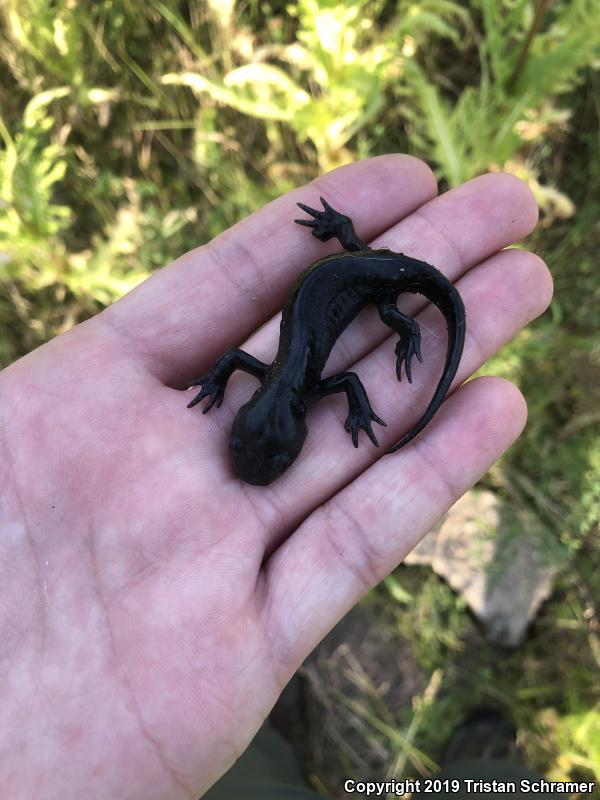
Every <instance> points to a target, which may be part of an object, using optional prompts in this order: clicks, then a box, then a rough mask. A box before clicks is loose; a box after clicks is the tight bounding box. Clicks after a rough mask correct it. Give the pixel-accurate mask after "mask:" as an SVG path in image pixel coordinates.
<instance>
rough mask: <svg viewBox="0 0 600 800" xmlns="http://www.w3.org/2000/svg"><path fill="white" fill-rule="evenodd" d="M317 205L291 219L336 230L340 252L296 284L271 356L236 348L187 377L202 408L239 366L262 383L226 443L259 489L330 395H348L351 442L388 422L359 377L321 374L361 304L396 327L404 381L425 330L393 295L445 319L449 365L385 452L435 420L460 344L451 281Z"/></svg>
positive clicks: (216, 398) (320, 232)
mask: <svg viewBox="0 0 600 800" xmlns="http://www.w3.org/2000/svg"><path fill="white" fill-rule="evenodd" d="M321 203H322V204H323V209H324V210H323V211H317V210H315V209H312V208H310V207H309V206H306V205H304V204H303V203H298V205H299V206H300V208H301V209H302V210H303V211H305V212H306V213H307V214H310V216H311V217H313V219H310V220H307V219H297V220H295V222H296V223H298V224H299V225H304V226H306V227H309V228H312V234H313V236H316V238H317V239H320V240H321V241H322V242H326V241H327V240H328V239H331V238H332V237H336V238H337V239H338V240H339V242H340V244H341V245H342V247H343V248H344V250H345V251H346V252H345V253H339V254H336V255H333V256H329V257H327V258H324V259H322V260H321V261H317V262H316V263H315V264H313V265H312V266H311V267H309V268H308V269H306V270H305V271H304V272H303V273H302V274H301V275H300V277H299V278H298V280H297V281H296V284H295V285H294V287H293V288H292V290H291V292H290V295H289V297H288V300H287V303H286V305H285V307H284V309H283V315H282V319H281V330H280V336H279V349H278V351H277V355H276V356H275V360H274V361H273V363H272V364H265V363H263V362H262V361H258V360H257V359H256V358H254V357H253V356H251V355H249V354H248V353H245V352H244V351H243V350H239V349H237V348H235V347H234V348H231V349H230V350H228V351H227V352H226V353H225V354H224V355H223V356H221V358H219V359H218V361H217V362H216V363H215V365H214V366H213V367H212V369H210V370H209V371H208V372H207V373H205V374H204V375H202V376H201V377H200V378H198V379H197V380H194V381H192V382H191V383H190V387H191V386H200V387H201V391H200V392H199V393H198V394H197V395H196V397H194V399H193V400H192V401H191V403H189V404H188V408H192V406H195V405H196V404H197V403H199V402H200V401H201V400H202V399H203V398H205V397H208V398H209V401H208V403H207V404H206V406H205V408H204V412H203V413H205V414H206V412H207V411H210V409H211V408H212V407H213V405H215V404H216V405H217V407H218V406H220V405H221V403H222V401H223V395H224V392H225V386H226V385H227V381H228V380H229V378H230V377H231V375H232V373H233V372H234V371H235V370H236V369H240V370H243V371H244V372H248V373H250V375H254V376H255V377H256V378H258V379H259V381H260V383H261V385H260V388H259V389H258V390H257V391H256V392H255V393H254V395H253V397H252V399H251V400H250V401H249V402H248V403H246V404H245V405H244V406H242V407H241V408H240V410H239V411H238V413H237V416H236V418H235V420H234V422H233V426H232V429H231V437H230V440H229V449H230V451H231V455H232V459H233V466H234V469H235V472H236V474H237V475H238V477H239V478H241V479H242V480H243V481H246V482H247V483H251V484H255V485H257V486H266V485H267V484H269V483H271V482H272V481H274V480H275V479H276V478H278V477H279V476H280V475H282V474H283V473H284V472H285V470H286V469H288V467H289V466H290V465H291V464H292V463H293V462H294V461H295V459H296V458H297V456H298V455H299V453H300V451H301V450H302V447H303V445H304V441H305V439H306V435H307V433H308V429H307V427H306V413H307V410H308V407H309V406H310V404H311V403H313V402H315V401H316V400H320V399H321V398H322V397H325V396H326V395H328V394H332V393H334V392H342V391H343V392H346V396H347V398H348V410H349V413H348V418H347V419H346V423H345V428H346V430H347V431H348V432H349V433H350V434H351V435H352V441H353V443H354V446H355V447H358V432H359V430H363V431H365V433H366V434H367V436H368V437H369V439H371V441H372V442H373V444H374V445H376V446H379V445H378V442H377V438H376V436H375V434H374V432H373V429H372V427H371V423H373V422H377V423H378V424H379V425H385V422H383V420H382V419H380V418H379V417H378V416H377V414H375V412H374V411H373V409H372V408H371V404H370V403H369V398H368V397H367V393H366V391H365V388H364V386H363V385H362V383H361V381H360V378H359V377H358V375H356V373H354V372H342V373H340V374H339V375H334V376H332V377H330V378H326V379H325V380H323V379H322V378H321V374H322V372H323V369H324V367H325V364H326V362H327V359H328V357H329V354H330V352H331V349H332V348H333V345H334V344H335V342H336V341H337V339H338V337H339V336H340V334H341V333H342V331H343V330H344V329H345V328H346V327H347V326H348V325H349V323H350V322H351V321H352V320H353V319H354V318H355V317H356V315H357V314H358V313H359V311H361V309H363V308H364V307H365V306H366V305H367V304H369V303H373V304H374V305H375V306H376V307H377V309H378V311H379V316H380V317H381V320H382V322H384V323H385V324H386V325H388V326H389V327H390V328H391V329H392V330H393V331H394V332H395V333H397V334H398V336H399V339H398V343H397V344H396V375H397V377H398V380H400V378H401V372H402V365H404V369H405V371H406V376H407V378H408V381H409V383H411V382H412V368H411V362H412V359H413V357H415V356H416V358H417V360H418V361H422V360H423V359H422V357H421V346H420V342H421V334H420V331H419V326H418V324H417V322H416V321H415V320H414V319H412V317H409V316H407V315H406V314H402V313H401V312H400V311H398V310H397V309H396V300H397V297H398V295H399V294H401V293H403V292H411V293H417V294H422V295H424V296H425V297H426V298H427V299H428V300H430V301H431V302H432V303H434V305H436V306H437V307H438V308H439V310H440V311H441V312H442V314H443V315H444V318H445V320H446V324H447V326H448V348H447V352H446V363H445V365H444V369H443V372H442V375H441V378H440V380H439V383H438V385H437V388H436V390H435V392H434V395H433V398H432V399H431V402H430V403H429V405H428V406H427V409H426V410H425V412H424V414H423V416H422V417H421V419H420V420H419V421H418V422H417V424H416V425H415V426H414V428H412V430H410V431H409V432H408V433H407V434H406V435H405V436H404V437H403V438H402V439H400V441H399V442H397V443H396V444H395V445H394V446H393V447H391V448H390V449H389V450H387V451H386V452H387V453H394V452H395V451H396V450H399V449H400V448H401V447H404V445H406V444H408V443H409V442H410V441H412V440H413V439H414V438H415V436H417V435H418V434H419V433H420V432H421V431H422V430H423V428H424V427H425V426H426V425H427V424H428V423H429V422H430V421H431V419H432V417H433V416H434V414H435V413H436V411H437V410H438V409H439V407H440V405H441V404H442V401H443V399H444V397H445V396H446V394H447V392H448V390H449V388H450V385H451V384H452V381H453V379H454V376H455V375H456V371H457V369H458V365H459V362H460V358H461V355H462V351H463V346H464V341H465V308H464V305H463V302H462V300H461V297H460V295H459V293H458V291H457V290H456V288H455V287H454V286H453V285H452V284H451V283H450V281H449V280H448V279H447V278H446V277H444V275H442V273H441V272H440V271H439V270H437V269H436V268H435V267H433V266H431V264H427V263H425V262H424V261H418V260H417V259H415V258H410V257H409V256H405V255H404V254H403V253H393V252H391V251H390V250H374V249H372V248H370V247H368V245H366V244H365V243H364V242H362V241H361V240H360V239H359V238H358V236H357V235H356V232H355V230H354V226H353V224H352V220H351V219H350V218H349V217H347V216H345V215H344V214H341V213H339V212H338V211H335V210H334V209H333V208H332V207H331V206H330V205H329V204H328V203H327V202H326V201H325V200H324V199H323V198H321Z"/></svg>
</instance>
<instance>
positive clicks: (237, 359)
mask: <svg viewBox="0 0 600 800" xmlns="http://www.w3.org/2000/svg"><path fill="white" fill-rule="evenodd" d="M236 369H241V370H242V371H243V372H248V373H249V374H250V375H254V377H256V378H258V379H259V380H260V381H261V383H262V382H263V381H264V379H265V377H266V373H267V369H268V364H263V362H262V361H259V360H258V359H257V358H254V356H251V355H249V354H248V353H245V352H244V351H243V350H238V348H237V347H232V348H231V350H228V351H227V352H226V353H225V354H224V355H222V356H221V358H220V359H219V360H218V361H217V362H216V364H215V365H214V367H212V369H209V371H208V372H206V373H205V374H204V375H202V376H201V377H200V378H196V380H195V381H192V382H191V383H190V384H189V386H188V388H191V387H192V386H201V387H202V389H201V391H199V392H198V394H197V395H196V397H194V399H193V400H192V401H191V402H190V403H188V406H187V407H188V408H192V406H195V405H197V404H198V403H199V402H200V401H201V400H203V399H204V398H205V397H208V398H209V401H208V403H207V404H206V406H205V408H204V409H203V411H202V413H203V414H206V412H207V411H210V409H211V408H212V407H213V406H214V404H215V403H216V404H217V408H218V407H219V406H220V405H221V403H222V402H223V396H224V394H225V386H226V385H227V381H228V380H229V378H231V376H232V375H233V373H234V372H235V371H236Z"/></svg>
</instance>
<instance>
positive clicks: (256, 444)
mask: <svg viewBox="0 0 600 800" xmlns="http://www.w3.org/2000/svg"><path fill="white" fill-rule="evenodd" d="M276 423H278V424H276ZM307 432H308V431H307V428H306V425H305V423H304V421H303V420H302V421H300V420H297V419H294V418H291V417H290V418H287V419H286V420H285V422H284V423H283V424H282V420H281V419H279V420H275V419H273V418H272V417H264V416H262V415H258V414H257V413H256V412H255V411H254V410H252V409H249V408H246V407H242V408H241V409H240V410H239V412H238V414H237V416H236V418H235V420H234V423H233V427H232V430H231V437H230V439H229V450H230V452H231V456H232V459H233V467H234V469H235V472H236V474H237V476H238V477H239V478H241V479H242V480H243V481H246V483H251V484H254V485H255V486H266V485H267V484H269V483H272V482H273V481H274V480H276V479H277V478H279V477H280V476H281V475H283V473H284V472H285V471H286V469H287V468H288V467H289V466H290V465H291V464H292V463H293V462H294V461H295V459H296V457H297V456H298V454H299V453H300V451H301V450H302V446H303V444H304V440H305V439H306V435H307Z"/></svg>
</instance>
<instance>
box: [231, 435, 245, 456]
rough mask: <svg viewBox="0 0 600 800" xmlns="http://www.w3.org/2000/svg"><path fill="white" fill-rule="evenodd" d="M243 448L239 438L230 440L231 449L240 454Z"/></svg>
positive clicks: (235, 437) (234, 437)
mask: <svg viewBox="0 0 600 800" xmlns="http://www.w3.org/2000/svg"><path fill="white" fill-rule="evenodd" d="M242 448H243V444H242V440H241V439H240V437H239V436H232V437H231V439H230V440H229V449H230V450H233V451H234V452H235V453H239V452H240V451H241V450H242Z"/></svg>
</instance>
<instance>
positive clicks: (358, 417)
mask: <svg viewBox="0 0 600 800" xmlns="http://www.w3.org/2000/svg"><path fill="white" fill-rule="evenodd" d="M371 422H377V423H378V424H379V425H383V427H384V428H385V427H386V423H385V422H384V421H383V420H382V419H381V418H380V417H378V416H377V414H376V413H375V412H374V411H373V409H372V408H371V406H370V405H367V406H365V407H363V408H360V409H358V410H356V411H351V412H350V413H349V414H348V418H347V419H346V422H345V424H344V428H345V429H346V430H347V431H348V433H351V434H352V443H353V445H354V447H358V432H359V431H360V430H363V431H364V432H365V433H366V434H367V436H368V437H369V439H370V440H371V441H372V442H373V444H374V445H375V447H379V442H378V441H377V437H376V436H375V434H374V432H373V428H372V427H371Z"/></svg>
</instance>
